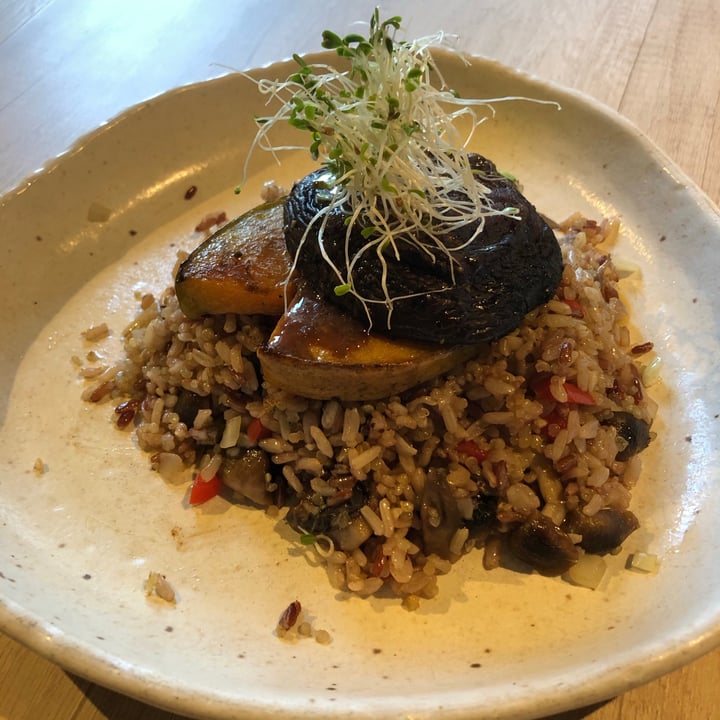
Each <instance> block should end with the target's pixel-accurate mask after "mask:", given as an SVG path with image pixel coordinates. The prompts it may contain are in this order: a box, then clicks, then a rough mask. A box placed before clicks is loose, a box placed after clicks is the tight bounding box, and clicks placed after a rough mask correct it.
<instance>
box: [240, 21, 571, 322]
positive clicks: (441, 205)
mask: <svg viewBox="0 0 720 720" xmlns="http://www.w3.org/2000/svg"><path fill="white" fill-rule="evenodd" d="M400 23H401V18H400V17H397V16H396V17H391V18H389V19H387V20H384V21H381V20H380V17H379V12H378V10H377V9H376V10H375V12H374V13H373V16H372V18H371V20H370V26H369V37H367V38H365V37H363V36H362V35H358V34H350V35H346V36H344V37H340V36H339V35H337V34H336V33H334V32H331V31H329V30H326V31H325V32H324V33H323V41H322V45H323V47H324V48H327V49H331V50H335V52H336V53H337V55H338V56H340V57H341V58H345V59H346V60H347V61H348V63H349V68H348V69H343V70H339V69H336V68H335V67H333V66H331V65H328V64H309V63H307V62H306V61H305V60H304V59H303V58H301V57H299V56H297V55H296V56H294V60H295V62H296V63H297V65H298V69H297V70H296V71H295V72H294V73H292V74H291V75H290V76H289V77H288V78H287V79H286V80H284V81H278V80H260V81H258V87H259V89H260V91H261V92H262V93H263V94H265V95H268V96H269V97H268V102H271V101H279V102H280V104H281V107H280V109H279V110H278V111H277V112H276V113H275V115H272V116H269V117H262V118H258V119H257V124H258V133H257V136H256V138H255V141H254V143H253V146H252V148H251V151H252V149H254V148H255V147H260V148H261V149H264V150H268V151H270V152H273V153H274V152H275V151H277V150H281V149H283V150H284V149H298V148H297V147H295V146H293V147H288V146H282V147H278V146H275V145H273V143H272V142H271V141H270V138H269V134H270V131H271V130H272V128H273V127H274V126H275V125H276V124H277V123H278V122H281V121H286V122H288V123H289V124H290V125H291V126H292V127H294V128H297V129H299V130H303V131H308V132H309V133H310V137H311V142H310V146H309V150H310V155H311V156H312V158H313V159H314V160H317V161H318V162H320V163H321V165H322V166H324V167H325V168H326V170H327V172H326V173H325V174H324V175H323V184H324V187H323V190H322V195H321V197H322V199H323V201H325V202H326V203H327V204H326V205H325V206H324V207H323V209H322V210H320V212H319V213H318V215H317V216H316V217H315V218H314V220H313V222H312V223H310V225H309V227H308V230H309V229H310V227H313V225H314V224H316V223H320V227H319V233H318V242H319V243H320V247H321V251H322V254H323V257H324V259H325V261H326V262H327V263H328V264H329V265H330V266H331V267H332V268H333V271H334V273H335V275H336V276H337V285H336V286H335V288H334V291H335V294H336V295H344V294H346V293H352V294H354V295H356V297H358V298H359V299H360V301H361V302H363V304H365V307H366V308H367V304H366V303H368V302H384V304H385V305H386V306H387V308H388V327H389V326H390V315H391V312H392V304H393V301H394V300H397V299H399V298H393V297H390V296H389V293H388V292H387V286H386V285H385V283H384V282H383V288H384V289H385V298H384V300H382V301H379V300H377V299H371V298H365V297H362V295H361V294H360V293H359V292H357V291H356V288H355V285H354V283H353V269H354V267H355V266H356V265H357V263H358V261H359V260H360V258H361V257H362V256H363V255H364V254H365V253H375V255H376V256H377V259H378V262H379V263H380V265H381V267H382V272H383V278H384V277H385V276H386V272H387V261H386V257H393V258H395V259H396V260H398V261H400V260H401V247H402V244H403V243H411V244H413V245H414V246H415V247H417V248H419V249H420V250H422V251H423V252H425V253H427V254H428V256H430V257H434V254H433V252H431V250H432V249H435V251H440V252H441V253H442V254H444V255H445V256H447V258H448V260H449V264H450V266H451V268H452V267H453V263H452V252H453V251H455V250H460V249H462V248H463V247H465V246H466V245H467V244H469V243H471V242H472V241H473V240H474V239H475V238H476V237H477V235H478V234H480V233H481V232H482V231H483V227H484V220H485V218H486V217H488V216H489V215H496V214H502V215H508V216H510V217H517V216H518V215H517V213H518V211H517V208H512V207H508V208H503V209H497V208H493V207H492V206H491V204H490V203H489V201H488V193H489V189H488V187H486V186H485V185H484V184H483V182H482V179H483V178H481V177H477V175H476V173H474V172H473V170H472V168H471V165H470V161H469V158H468V149H467V148H468V145H469V143H470V140H471V138H472V136H473V133H474V131H475V130H476V129H477V127H478V126H479V125H480V124H482V123H483V122H485V121H486V120H487V119H488V118H489V117H492V116H493V115H494V108H493V105H492V103H495V102H500V101H506V100H519V99H527V98H515V97H501V98H490V99H464V98H460V97H459V96H458V93H456V92H454V91H453V90H452V89H450V88H448V87H447V86H446V85H445V82H444V79H443V78H442V76H441V75H440V73H439V72H438V70H437V67H436V66H435V63H434V61H433V58H432V54H431V47H432V46H438V45H446V46H447V38H446V36H445V35H444V34H443V33H436V34H434V35H430V36H427V37H422V38H419V39H416V40H411V41H407V40H398V39H397V38H396V34H397V31H398V30H399V29H400ZM433 74H434V75H435V76H436V77H437V79H438V84H437V86H436V85H433V84H432V83H431V76H432V75H433ZM535 102H541V103H546V104H553V105H557V103H547V101H535ZM478 110H482V112H481V113H479V114H478ZM460 119H467V120H469V130H467V131H466V132H465V133H463V132H461V131H460V129H459V127H458V121H459V120H460ZM338 209H341V210H342V211H343V212H344V213H346V214H347V221H346V228H347V229H346V257H345V269H344V270H341V269H340V268H338V267H337V266H336V265H334V264H333V263H332V261H331V260H330V258H329V257H328V255H327V253H326V252H325V251H324V246H323V229H324V227H325V219H326V218H327V217H328V216H329V215H330V214H331V213H332V212H333V211H336V210H338ZM471 223H476V229H475V232H474V234H473V235H472V236H471V237H470V238H469V239H468V240H467V241H466V242H465V243H463V245H461V246H453V247H452V248H449V247H447V246H446V245H445V244H444V242H443V236H446V235H448V234H450V233H452V232H453V230H454V229H457V228H459V227H462V226H465V225H468V224H471ZM356 226H357V228H359V229H361V233H362V238H363V239H365V240H366V243H365V244H364V246H363V247H361V248H360V249H359V250H357V251H356V252H355V254H354V255H353V256H352V257H351V256H350V252H349V250H348V249H347V248H348V245H349V242H347V240H348V239H349V237H350V234H351V232H352V231H353V228H355V227H356ZM305 237H307V231H306V234H305ZM303 242H304V239H303ZM300 248H302V242H301V244H300ZM298 252H300V250H298ZM451 272H453V271H452V270H451ZM452 280H453V283H454V274H453V275H452ZM422 292H425V291H422Z"/></svg>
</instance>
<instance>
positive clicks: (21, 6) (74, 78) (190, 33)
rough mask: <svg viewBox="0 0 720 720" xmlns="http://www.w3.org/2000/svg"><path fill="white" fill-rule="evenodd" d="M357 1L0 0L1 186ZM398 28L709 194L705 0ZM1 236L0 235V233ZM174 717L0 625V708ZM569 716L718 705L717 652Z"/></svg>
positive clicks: (518, 9) (363, 10) (544, 4)
mask: <svg viewBox="0 0 720 720" xmlns="http://www.w3.org/2000/svg"><path fill="white" fill-rule="evenodd" d="M374 4H375V3H373V2H368V1H367V0H354V2H346V0H323V1H322V2H320V0H306V2H299V1H297V0H295V1H294V2H291V1H290V0H172V1H171V2H170V1H165V0H143V1H140V0H123V1H122V2H120V0H115V1H113V0H0V77H2V81H1V82H0V138H1V142H0V191H5V190H8V189H10V188H12V187H14V186H15V185H17V184H18V183H19V182H21V181H22V180H23V179H24V178H25V177H26V176H27V175H28V174H29V173H31V172H32V171H34V170H35V169H36V168H38V167H41V166H42V165H43V164H44V163H45V162H46V161H47V160H48V159H50V158H52V157H54V156H56V155H57V154H58V153H60V152H62V151H63V150H64V149H65V148H66V147H68V146H69V145H70V144H71V143H72V142H73V141H74V140H75V139H76V138H77V137H79V136H80V135H82V134H83V133H85V132H88V131H91V130H92V129H94V128H95V127H97V126H98V125H99V124H101V123H102V122H103V121H105V120H107V119H109V118H111V117H112V116H114V115H115V114H117V113H119V112H120V111H122V110H123V109H124V108H126V107H128V106H129V105H132V104H134V103H136V102H138V101H141V100H144V99H146V98H148V97H151V96H153V95H156V94H158V93H162V92H163V91H166V90H169V89H171V88H173V87H174V86H177V85H180V84H184V83H187V82H191V81H196V80H201V79H204V78H208V77H213V76H216V75H219V74H222V73H223V72H224V69H223V67H222V66H231V67H236V68H242V67H250V66H255V65H259V64H264V63H268V62H271V61H273V60H276V59H279V58H281V57H287V56H289V55H290V54H291V53H292V52H300V53H302V52H306V51H312V50H317V49H319V38H320V33H321V31H322V30H323V29H325V28H326V27H331V28H333V29H336V30H343V29H344V28H347V27H348V26H349V24H350V23H351V22H353V21H355V20H358V19H360V20H366V19H367V18H369V16H370V14H371V12H372V8H373V7H374ZM382 11H383V14H384V15H389V14H399V15H401V16H402V17H403V18H404V25H405V27H406V28H407V33H408V34H409V35H413V36H417V35H421V34H427V33H430V32H433V31H435V30H437V29H443V30H446V31H448V32H451V33H457V34H459V36H460V46H461V47H462V48H463V49H467V50H469V51H473V52H476V53H479V54H482V55H486V56H489V57H492V58H495V59H497V60H499V61H501V62H503V63H505V64H507V65H510V66H514V67H518V68H520V69H523V70H525V71H528V72H530V73H532V74H535V75H537V76H539V77H541V78H544V79H548V80H552V81H556V82H559V83H562V84H564V85H567V86H570V87H573V88H576V89H578V90H581V91H583V92H585V93H587V94H589V95H592V96H594V97H595V98H597V99H598V100H601V101H602V102H604V103H606V104H607V105H609V106H610V107H612V108H614V109H617V110H619V111H620V112H621V113H622V114H624V115H625V116H626V117H628V118H629V119H630V120H632V121H633V122H635V123H636V124H637V125H638V126H639V127H640V128H641V129H642V130H643V131H644V132H645V133H646V134H647V135H648V136H649V137H650V138H651V139H652V140H654V141H655V142H656V143H657V144H658V145H659V146H660V147H661V148H663V149H664V150H665V151H666V152H667V153H668V154H669V155H670V156H671V157H672V158H673V159H674V160H675V161H676V162H677V163H678V164H679V165H680V167H681V168H683V169H684V170H685V171H686V172H687V173H688V174H689V175H690V177H691V178H693V179H694V180H695V181H696V182H697V183H698V184H699V185H700V186H701V187H702V188H703V189H704V190H705V191H706V192H707V193H708V195H709V196H710V197H711V198H712V199H713V200H714V201H715V202H716V203H717V202H718V201H720V121H719V120H718V111H719V110H720V51H719V50H718V44H717V43H718V31H720V2H718V0H581V1H577V0H542V1H541V0H514V2H505V1H503V0H463V1H460V0H448V1H446V2H438V0H429V1H428V0H405V1H398V2H387V3H385V4H383V6H382ZM0 242H1V241H0ZM178 717H179V716H177V715H173V714H170V713H166V712H163V711H160V710H156V709H154V708H151V707H149V706H147V705H143V704H142V703H139V702H137V701H135V700H132V699H130V698H126V697H123V696H121V695H118V694H116V693H113V692H111V691H108V690H106V689H104V688H101V687H98V686H96V685H94V684H93V683H90V682H88V681H86V680H83V679H79V678H77V677H73V676H71V675H68V674H66V673H65V672H63V670H62V669H61V668H59V667H57V666H55V665H53V664H51V663H50V662H48V661H47V660H45V659H43V658H41V657H40V656H38V655H36V654H34V653H33V652H31V651H29V650H27V649H25V648H24V647H22V646H21V645H19V644H18V643H17V642H15V641H14V640H12V639H11V638H10V637H8V636H5V635H2V634H0V718H1V719H3V720H5V719H7V720H41V719H42V720H52V719H72V720H98V719H99V718H113V719H115V718H118V719H119V718H123V719H124V720H128V719H129V720H132V719H133V718H143V719H146V720H170V719H171V718H178ZM562 717H563V718H565V719H567V720H569V719H573V720H578V719H579V718H586V719H587V720H620V718H622V719H623V720H628V719H635V720H646V719H647V720H651V719H652V720H676V719H677V718H693V720H702V719H704V718H707V719H710V718H720V649H719V650H716V651H715V652H712V653H710V654H709V655H706V656H705V657H703V658H701V659H699V660H696V661H695V662H693V663H691V664H690V665H688V666H686V667H684V668H681V669H679V670H676V671H675V672H673V673H671V674H669V675H667V676H665V677H662V678H660V679H658V680H656V681H654V682H651V683H650V684H648V685H646V686H643V687H640V688H636V689H633V690H630V691H628V692H627V693H625V694H623V695H621V696H619V697H616V698H614V699H611V700H609V701H608V702H606V703H603V704H601V705H599V706H595V707H592V708H583V709H579V710H575V711H572V712H569V713H566V714H563V715H562Z"/></svg>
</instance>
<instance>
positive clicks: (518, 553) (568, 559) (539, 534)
mask: <svg viewBox="0 0 720 720" xmlns="http://www.w3.org/2000/svg"><path fill="white" fill-rule="evenodd" d="M508 544H509V547H510V550H511V551H512V553H513V555H515V557H517V558H518V559H519V560H522V561H523V562H526V563H527V564H528V565H531V566H532V567H534V568H535V570H537V571H538V572H539V573H540V574H541V575H546V576H554V575H562V574H563V573H564V572H567V571H568V570H569V569H570V568H571V567H572V566H573V565H574V564H575V563H576V562H577V561H578V558H579V557H580V553H579V551H578V549H577V548H576V547H575V545H574V544H573V542H572V540H571V539H570V536H569V535H568V534H567V533H566V532H564V531H563V530H561V529H560V528H559V527H557V525H555V523H554V522H553V521H552V520H551V519H550V518H549V517H547V516H545V515H542V514H541V513H536V514H535V515H533V516H532V517H531V518H529V519H528V520H526V521H525V522H524V523H523V524H522V525H519V526H518V527H517V528H515V530H513V531H512V532H511V533H510V537H509V543H508Z"/></svg>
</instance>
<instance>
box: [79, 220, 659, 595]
mask: <svg viewBox="0 0 720 720" xmlns="http://www.w3.org/2000/svg"><path fill="white" fill-rule="evenodd" d="M617 232H618V225H617V222H616V221H604V222H602V223H600V224H595V223H593V222H590V221H586V220H585V219H584V218H581V217H579V216H574V217H572V218H570V219H569V220H568V221H566V222H565V223H564V224H563V237H562V238H561V246H562V249H563V254H564V259H565V269H564V273H563V278H562V282H561V285H560V288H559V289H558V292H557V294H556V296H555V298H553V299H552V300H551V301H550V302H549V303H547V304H546V305H544V306H542V307H540V308H538V309H536V310H534V311H532V312H531V313H530V314H529V315H528V316H527V317H526V319H525V321H524V322H523V323H522V324H521V325H520V327H518V328H517V329H516V330H515V331H513V332H512V333H510V334H509V335H507V336H505V337H503V338H502V339H500V340H498V341H497V342H495V343H493V344H492V345H489V346H487V347H484V348H483V349H481V350H479V351H478V355H477V357H475V358H473V359H471V360H470V361H468V362H466V363H465V364H464V365H463V366H461V367H458V368H457V369H456V370H455V371H454V372H451V373H448V374H446V375H444V376H441V377H438V378H436V379H435V380H433V381H431V382H428V383H426V384H424V385H422V386H420V387H417V388H415V389H413V390H410V391H407V392H405V393H403V394H402V395H401V396H395V397H390V398H387V399H384V400H380V401H374V402H340V401H338V400H329V401H319V400H310V399H307V398H303V397H299V396H296V395H292V394H291V393H288V392H285V391H282V390H280V389H278V388H275V387H272V386H270V385H268V384H264V383H263V380H262V377H261V376H260V372H259V366H258V364H257V358H256V350H257V348H258V347H259V346H260V344H261V343H263V342H264V341H265V340H266V338H267V337H268V334H269V332H270V330H271V328H272V325H273V321H272V319H266V318H259V317H250V316H235V315H226V316H214V317H205V318H203V319H200V320H190V319H188V318H187V317H185V316H184V315H183V314H182V312H181V311H180V309H179V307H178V303H177V299H176V297H175V294H174V291H173V289H172V288H169V289H166V290H164V291H163V292H161V293H160V295H159V296H158V297H157V298H156V297H153V296H151V295H145V296H144V297H142V298H141V299H140V309H139V311H138V314H137V316H136V318H135V319H134V320H133V322H132V323H131V324H130V325H129V326H128V327H127V328H126V330H125V331H124V345H125V353H126V356H125V358H124V359H123V360H122V361H121V362H120V363H118V364H117V365H115V366H112V367H108V368H103V369H101V370H99V371H98V372H97V373H95V372H94V371H93V370H92V369H88V368H85V369H82V370H81V374H82V375H83V376H84V377H85V378H86V379H87V382H88V386H87V388H86V390H85V392H84V393H83V397H84V399H86V400H89V401H93V402H98V401H101V400H105V399H107V398H112V399H113V402H114V403H115V404H116V405H117V407H118V409H117V410H116V419H117V420H118V424H119V425H121V426H122V425H123V424H125V425H127V424H129V425H131V426H133V427H134V432H135V433H136V435H137V440H138V443H139V445H140V447H141V448H142V449H143V450H145V451H147V452H148V453H151V455H152V459H153V465H154V467H155V468H156V469H157V470H158V471H159V472H160V474H161V475H163V476H165V477H171V476H174V475H176V474H177V473H178V472H180V471H181V470H182V469H183V468H185V467H187V466H191V467H194V468H195V472H196V473H199V474H200V476H201V478H202V479H203V480H208V479H210V478H211V477H212V476H213V475H215V474H217V473H218V472H220V470H221V468H222V465H223V463H225V462H227V461H229V460H232V459H237V458H241V457H242V456H243V455H244V454H245V453H246V452H247V450H248V449H249V448H251V447H257V448H259V450H260V451H261V453H264V454H265V456H266V457H267V459H268V460H269V464H268V471H267V473H266V475H265V477H264V483H265V488H264V489H265V490H266V491H267V496H268V497H271V498H272V502H275V503H277V504H278V505H281V506H285V505H290V504H294V503H296V502H297V500H298V498H299V497H302V499H303V501H304V502H305V504H306V505H307V506H308V507H309V509H310V510H309V518H310V520H311V521H313V512H314V511H313V508H315V509H316V513H317V514H318V515H319V514H320V513H321V512H322V511H325V512H326V513H332V512H333V511H332V510H331V509H332V508H333V507H339V508H341V509H344V514H342V513H339V512H338V513H337V516H336V517H335V519H334V520H333V523H334V525H333V527H332V530H327V529H326V528H325V526H323V525H322V524H321V523H318V528H319V529H316V530H311V529H310V528H301V530H305V532H304V535H303V536H302V538H301V539H302V540H303V541H304V542H307V543H309V544H311V545H312V546H313V547H314V549H315V551H316V552H317V554H318V556H320V557H321V558H322V559H323V561H324V562H325V565H326V567H327V572H328V575H329V577H330V580H331V582H332V584H333V585H334V586H335V587H337V588H340V589H343V590H347V591H350V592H354V593H358V594H360V595H369V594H372V593H376V592H378V591H380V590H381V589H383V588H389V589H391V590H392V591H393V592H394V593H397V594H400V595H403V596H408V597H409V596H412V597H413V598H415V597H416V596H419V597H430V596H432V595H434V594H435V593H436V592H437V585H436V576H437V575H438V574H441V573H446V572H448V571H449V570H450V568H451V566H452V563H453V561H455V560H456V559H457V558H459V557H460V556H462V555H464V554H465V553H467V552H468V551H470V550H471V549H472V548H474V547H478V546H485V547H486V551H485V560H484V564H485V567H486V568H491V567H496V566H497V565H498V564H499V563H500V562H501V555H502V553H501V552H500V549H501V546H502V540H503V538H504V537H505V536H507V534H508V533H509V532H510V531H512V530H513V529H514V528H516V527H517V526H518V525H520V524H522V523H523V522H524V521H525V520H527V519H528V518H529V517H534V516H536V515H537V514H538V513H539V514H541V515H544V516H547V517H548V518H550V519H551V520H552V522H553V523H554V525H555V526H558V527H559V526H561V525H562V523H563V520H564V518H565V517H566V516H567V514H568V513H569V512H571V511H580V512H581V513H583V514H584V515H585V516H593V515H595V514H596V513H598V512H599V511H601V510H603V509H608V508H610V509H616V510H624V509H626V508H627V507H628V505H629V503H630V498H631V495H630V492H631V489H632V486H633V484H634V483H635V481H636V478H637V475H638V471H639V459H638V456H634V457H632V458H630V459H628V460H627V461H624V462H620V461H618V460H617V457H616V456H617V454H618V449H619V447H620V448H621V447H622V441H620V443H618V439H617V431H616V429H615V427H614V426H613V425H612V424H611V423H608V422H607V420H608V418H609V417H610V416H612V415H613V414H614V413H619V412H622V413H631V414H632V415H633V416H635V417H638V418H640V419H641V420H642V421H644V422H646V423H647V424H648V425H650V424H651V423H652V419H653V416H654V413H655V406H654V403H653V402H652V401H651V400H650V399H649V398H648V397H647V394H646V393H645V391H644V387H643V382H642V369H643V368H642V367H640V365H639V364H638V363H639V358H638V354H639V353H638V352H637V350H636V351H635V356H634V355H633V350H632V348H637V347H641V348H643V351H642V354H643V359H642V360H643V363H644V365H645V366H650V365H652V363H653V362H654V355H653V353H652V350H651V347H652V346H651V345H648V344H646V343H643V341H642V339H641V340H640V341H637V340H636V341H633V342H631V337H630V331H629V329H628V326H627V324H626V310H625V307H624V306H623V303H622V301H621V299H620V297H619V295H618V292H617V281H618V277H617V273H616V271H615V269H614V266H613V262H612V259H611V258H610V256H609V254H608V250H607V249H606V250H602V249H601V248H600V247H599V245H600V243H603V242H605V244H606V245H610V244H611V243H612V241H613V240H614V238H615V236H616V235H617ZM101 329H102V326H98V328H95V329H91V331H90V332H88V333H87V334H86V338H87V339H93V338H96V336H97V339H100V338H101V337H102V336H103V335H104V332H103V331H102V330H101ZM91 365H92V364H91ZM538 377H542V378H546V379H547V382H546V387H545V391H546V392H547V393H549V396H548V397H546V398H545V400H543V397H542V396H541V395H540V394H539V393H538V390H537V387H536V386H535V387H534V386H533V378H538ZM569 388H570V390H569ZM575 388H577V392H579V393H582V394H583V396H582V397H586V396H588V395H589V396H591V397H592V404H586V403H584V402H580V403H578V402H575V401H574V400H577V397H570V396H569V392H571V391H572V392H575ZM572 392H571V394H572ZM188 398H191V399H192V402H191V403H190V404H189V405H188V403H187V399H188ZM550 406H554V407H559V408H561V409H562V411H563V412H562V414H561V416H558V415H557V413H553V412H549V411H548V407H550ZM188 407H189V408H190V409H189V410H188ZM120 418H122V420H123V422H120ZM253 419H257V420H259V421H260V422H261V423H262V426H263V427H264V428H265V429H266V430H267V431H268V432H269V434H268V435H267V437H263V438H262V439H260V440H259V441H258V442H257V443H255V442H253V440H252V439H251V438H250V437H249V435H248V432H247V431H248V427H249V425H250V423H251V421H253ZM133 421H134V422H133ZM428 483H431V484H434V486H436V487H440V488H441V489H442V492H443V494H444V495H445V496H447V497H445V499H444V500H443V502H444V501H447V500H448V497H449V502H450V503H451V505H452V507H451V508H450V510H448V511H447V512H449V513H450V515H456V520H455V521H454V524H452V526H451V527H450V528H449V531H448V533H447V536H446V537H444V538H443V539H442V542H441V543H440V545H439V546H438V545H437V543H428V542H425V540H424V535H423V531H422V528H423V522H425V523H426V527H427V523H430V526H432V524H433V522H435V521H437V523H438V524H439V525H442V522H443V521H444V519H443V517H437V518H434V516H433V514H432V513H433V512H437V511H438V507H440V506H438V505H435V506H432V505H431V506H429V510H428V506H426V507H425V511H426V512H429V513H430V514H429V516H428V517H426V518H425V519H424V520H423V518H422V517H421V511H422V508H421V505H422V504H423V498H424V497H425V493H426V492H427V487H428ZM350 497H352V498H353V500H352V502H351V503H349V504H348V498H350ZM353 503H354V504H353ZM329 508H330V510H329ZM305 510H307V508H305ZM293 512H296V511H293ZM478 513H480V514H482V513H485V514H486V515H487V517H486V518H485V520H484V523H483V524H482V525H481V526H480V527H478V524H477V523H476V517H475V516H476V515H477V514H478ZM440 515H442V512H441V513H440ZM297 517H298V516H297V515H296V517H295V523H296V525H298V524H300V521H299V520H298V519H297ZM331 524H332V523H331ZM441 531H442V528H440V529H439V530H438V532H439V533H441ZM570 537H571V538H572V539H573V540H574V541H576V542H580V541H581V540H582V536H581V535H578V534H577V533H572V534H571V535H570Z"/></svg>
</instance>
